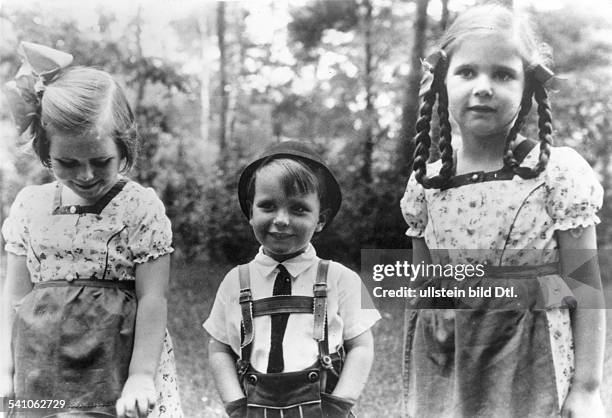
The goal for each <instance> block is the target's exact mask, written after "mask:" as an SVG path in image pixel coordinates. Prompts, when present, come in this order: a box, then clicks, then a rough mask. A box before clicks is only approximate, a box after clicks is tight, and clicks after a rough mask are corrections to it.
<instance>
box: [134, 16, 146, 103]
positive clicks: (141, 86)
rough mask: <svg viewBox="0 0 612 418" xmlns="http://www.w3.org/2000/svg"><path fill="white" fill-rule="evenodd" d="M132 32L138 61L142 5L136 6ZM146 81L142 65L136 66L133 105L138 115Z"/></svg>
mask: <svg viewBox="0 0 612 418" xmlns="http://www.w3.org/2000/svg"><path fill="white" fill-rule="evenodd" d="M134 25H135V28H134V31H135V36H136V61H137V62H138V61H140V60H141V59H142V58H143V53H142V5H140V6H138V9H137V10H136V17H135V18H134ZM146 83H147V79H146V77H145V74H143V73H142V65H139V66H138V88H137V89H136V103H135V105H134V109H135V111H136V112H137V113H138V112H139V111H140V108H141V106H142V101H143V100H144V95H145V86H146Z"/></svg>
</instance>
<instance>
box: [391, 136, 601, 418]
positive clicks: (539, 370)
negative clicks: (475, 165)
mask: <svg viewBox="0 0 612 418" xmlns="http://www.w3.org/2000/svg"><path fill="white" fill-rule="evenodd" d="M538 157H539V147H534V148H533V149H532V150H531V151H530V152H529V153H528V154H527V156H526V157H525V159H524V161H523V162H522V163H521V165H522V166H528V167H533V166H534V165H535V164H536V162H537V161H538ZM439 168H440V162H439V161H438V162H436V163H433V164H431V165H429V166H428V173H429V175H432V173H437V172H438V171H439ZM467 176H468V178H469V179H470V180H471V181H468V182H467V184H463V185H460V186H459V187H453V188H449V189H446V190H439V189H424V188H423V187H422V186H421V185H420V184H419V183H418V182H417V181H416V180H415V178H414V174H413V175H412V176H411V178H410V180H409V181H408V185H407V188H406V192H405V194H404V196H403V198H402V200H401V209H402V212H403V215H404V218H405V220H406V222H407V224H408V229H407V231H406V235H408V236H409V237H413V238H422V239H424V241H425V243H426V244H427V247H428V248H429V249H430V252H431V256H432V262H434V263H436V262H441V263H455V264H459V263H466V264H473V263H482V264H484V265H493V266H529V265H531V266H534V265H544V264H547V263H555V262H558V253H557V251H556V250H558V243H557V240H556V238H555V232H556V231H559V230H569V229H573V228H577V227H588V226H591V225H594V224H597V223H599V218H598V217H597V215H596V212H597V211H598V209H599V208H600V207H601V205H602V198H603V190H602V187H601V185H600V184H599V183H598V181H597V179H596V177H595V175H594V172H593V170H592V169H591V167H590V166H589V165H588V164H587V163H586V161H585V160H584V159H583V158H582V157H581V156H580V155H578V153H576V152H575V151H574V150H572V149H570V148H567V147H559V148H552V150H551V155H550V160H549V163H548V166H547V168H546V170H545V171H544V172H543V173H541V174H540V175H539V176H538V177H536V178H534V179H522V178H520V177H519V176H514V177H511V178H509V179H505V180H499V181H483V178H484V177H485V176H484V173H481V172H479V173H470V174H468V175H467ZM488 178H489V179H490V178H491V176H489V177H488ZM532 279H533V280H532V281H529V282H523V283H528V284H527V286H528V287H529V286H531V287H530V289H531V290H530V291H531V292H532V293H539V294H540V295H542V298H543V299H544V300H545V305H544V306H545V309H544V310H540V311H535V314H533V315H532V312H530V313H524V312H523V313H518V314H517V315H515V316H508V311H504V310H496V311H495V312H488V313H487V315H485V314H483V313H482V312H476V313H474V312H473V311H466V310H445V311H442V310H416V309H415V310H412V311H408V312H407V318H406V324H407V330H406V331H407V335H406V347H405V357H404V364H405V371H406V373H405V375H404V384H405V393H404V395H405V403H406V407H407V412H408V416H418V417H426V416H438V417H446V416H453V417H458V416H466V417H467V416H556V415H557V414H558V411H559V410H560V408H561V407H562V405H563V401H564V399H565V397H566V396H567V393H568V390H569V385H570V380H571V377H572V374H573V367H574V352H573V340H572V331H571V324H570V309H567V307H566V306H563V303H562V297H563V296H564V295H567V294H568V292H569V288H568V287H567V286H566V285H565V282H564V280H563V279H562V278H561V277H560V276H559V275H558V274H546V275H541V276H535V277H533V278H532ZM533 285H535V287H533ZM489 313H490V314H491V315H488V314H489ZM540 313H543V314H542V315H538V314H540ZM537 329H540V330H543V332H545V333H546V334H547V336H544V337H542V336H540V337H538V336H537V332H536V331H535V330H537ZM487 333H488V334H487ZM502 334H503V335H502ZM466 341H467V342H466ZM474 353H476V354H474ZM478 356H480V357H478ZM483 364H484V366H483ZM465 369H471V370H465ZM538 379H540V380H538ZM547 379H548V380H547ZM549 380H550V381H549ZM545 381H546V383H542V382H545ZM513 385H516V386H513ZM534 385H535V387H534ZM468 386H471V387H472V388H473V390H469V389H467V387H468ZM521 386H522V387H524V388H525V389H524V390H523V389H521ZM514 387H517V388H518V389H517V390H516V393H513V390H514V389H513V388H514ZM543 399H548V400H549V401H547V406H543V403H542V402H543ZM491 411H495V412H494V413H491Z"/></svg>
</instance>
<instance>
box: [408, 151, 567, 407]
mask: <svg viewBox="0 0 612 418" xmlns="http://www.w3.org/2000/svg"><path fill="white" fill-rule="evenodd" d="M521 145H523V147H521V150H520V151H521V152H520V154H521V155H522V156H521V159H522V158H524V156H525V155H526V154H527V152H528V151H529V150H530V149H531V147H532V146H531V144H530V143H528V142H527V141H525V142H523V143H522V144H521ZM530 146H531V147H530ZM515 154H518V152H515ZM489 174H490V175H491V176H494V175H495V176H501V175H511V173H499V172H493V173H489ZM458 177H459V176H458ZM496 178H497V177H496ZM461 180H462V179H461V178H459V179H456V181H461ZM502 254H503V253H502ZM500 259H501V256H500ZM559 272H560V267H559V264H558V263H549V264H542V265H523V266H487V267H486V268H485V274H484V276H483V278H482V279H478V280H476V279H470V280H465V281H463V282H457V281H455V280H449V279H445V278H442V279H441V278H435V279H429V280H426V281H424V283H423V287H426V286H429V287H433V288H435V289H441V288H453V287H458V288H462V287H463V286H465V287H466V289H467V287H468V282H469V286H472V287H480V288H486V287H490V286H505V287H508V286H512V287H513V288H514V289H515V291H516V294H519V295H521V297H520V299H507V300H506V299H503V298H489V297H474V298H468V299H464V298H460V297H445V298H422V299H418V300H416V301H414V303H413V304H412V305H411V306H410V307H409V309H408V310H407V312H406V329H405V348H404V382H403V383H404V388H405V399H404V402H405V404H406V406H407V407H408V414H407V416H408V417H418V418H422V417H431V418H434V417H435V418H438V417H444V418H450V417H452V418H473V417H477V418H484V417H502V418H511V417H512V418H513V417H522V416H537V417H551V418H552V417H557V416H559V407H558V399H557V397H556V394H557V388H556V383H555V370H554V361H553V358H552V349H551V343H550V333H549V329H548V320H547V313H546V309H548V308H550V307H551V301H550V300H549V298H547V294H548V291H551V292H552V293H555V294H558V296H557V297H558V302H559V303H556V304H555V306H554V307H557V308H560V309H570V312H571V309H573V308H574V307H575V303H576V302H575V299H574V298H573V296H572V294H571V292H566V291H567V290H569V288H567V289H562V288H561V285H559V283H558V282H554V278H555V277H557V278H558V277H559V274H560V273H559ZM538 278H542V280H541V281H540V280H539V279H538ZM551 279H552V280H553V281H551ZM432 388H433V389H432ZM551 394H552V395H551Z"/></svg>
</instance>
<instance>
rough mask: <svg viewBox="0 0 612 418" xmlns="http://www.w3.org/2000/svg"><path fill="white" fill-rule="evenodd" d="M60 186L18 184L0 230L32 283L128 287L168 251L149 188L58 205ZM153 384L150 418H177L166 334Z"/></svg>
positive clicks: (123, 188) (124, 184)
mask: <svg viewBox="0 0 612 418" xmlns="http://www.w3.org/2000/svg"><path fill="white" fill-rule="evenodd" d="M62 187H63V186H62V185H61V184H59V183H57V182H53V183H49V184H45V185H36V186H27V187H25V188H24V189H23V190H22V191H21V192H19V194H18V195H17V197H16V199H15V202H14V203H13V205H12V207H11V211H10V215H9V217H8V218H7V219H6V221H5V223H4V225H3V227H2V233H3V235H4V237H5V241H6V246H5V248H6V251H7V252H10V253H13V254H16V255H19V256H25V257H26V264H27V268H28V271H29V273H30V279H31V281H32V282H33V283H34V284H36V283H39V282H46V281H57V280H66V281H73V280H75V279H81V278H85V279H94V280H95V279H99V280H115V281H116V280H119V281H132V282H134V281H135V267H136V266H137V265H138V264H139V263H145V262H147V261H149V260H152V259H155V258H158V257H160V256H162V255H165V254H169V253H171V252H172V251H173V249H172V247H171V241H172V232H171V228H170V221H169V219H168V218H167V217H166V215H165V209H164V206H163V204H162V202H161V201H160V200H159V198H158V197H157V195H156V194H155V192H154V191H153V189H150V188H144V187H142V186H140V185H139V184H138V183H135V182H132V181H128V180H127V179H121V181H120V182H119V183H118V184H117V186H115V187H114V188H113V190H111V191H110V192H109V193H108V194H107V195H106V196H105V197H103V198H102V199H101V200H100V201H98V202H97V203H96V204H95V205H93V206H64V205H62V202H61V189H62ZM26 298H27V296H26ZM24 299H25V298H24ZM155 385H156V388H157V390H158V392H159V395H158V401H157V404H156V406H155V409H154V410H153V411H152V412H151V413H150V414H149V417H169V418H170V417H171V418H174V417H182V412H181V407H180V401H179V396H178V388H177V382H176V372H175V364H174V353H173V348H172V341H171V339H170V336H169V334H168V333H166V336H165V339H164V345H163V350H162V353H161V358H160V361H159V367H158V371H157V375H156V377H155Z"/></svg>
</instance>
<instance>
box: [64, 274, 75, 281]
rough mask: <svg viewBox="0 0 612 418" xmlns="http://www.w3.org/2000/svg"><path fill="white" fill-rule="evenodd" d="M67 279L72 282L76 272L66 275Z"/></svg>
mask: <svg viewBox="0 0 612 418" xmlns="http://www.w3.org/2000/svg"><path fill="white" fill-rule="evenodd" d="M65 279H66V281H68V282H71V281H73V280H74V274H72V273H68V274H67V275H66V277H65Z"/></svg>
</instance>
